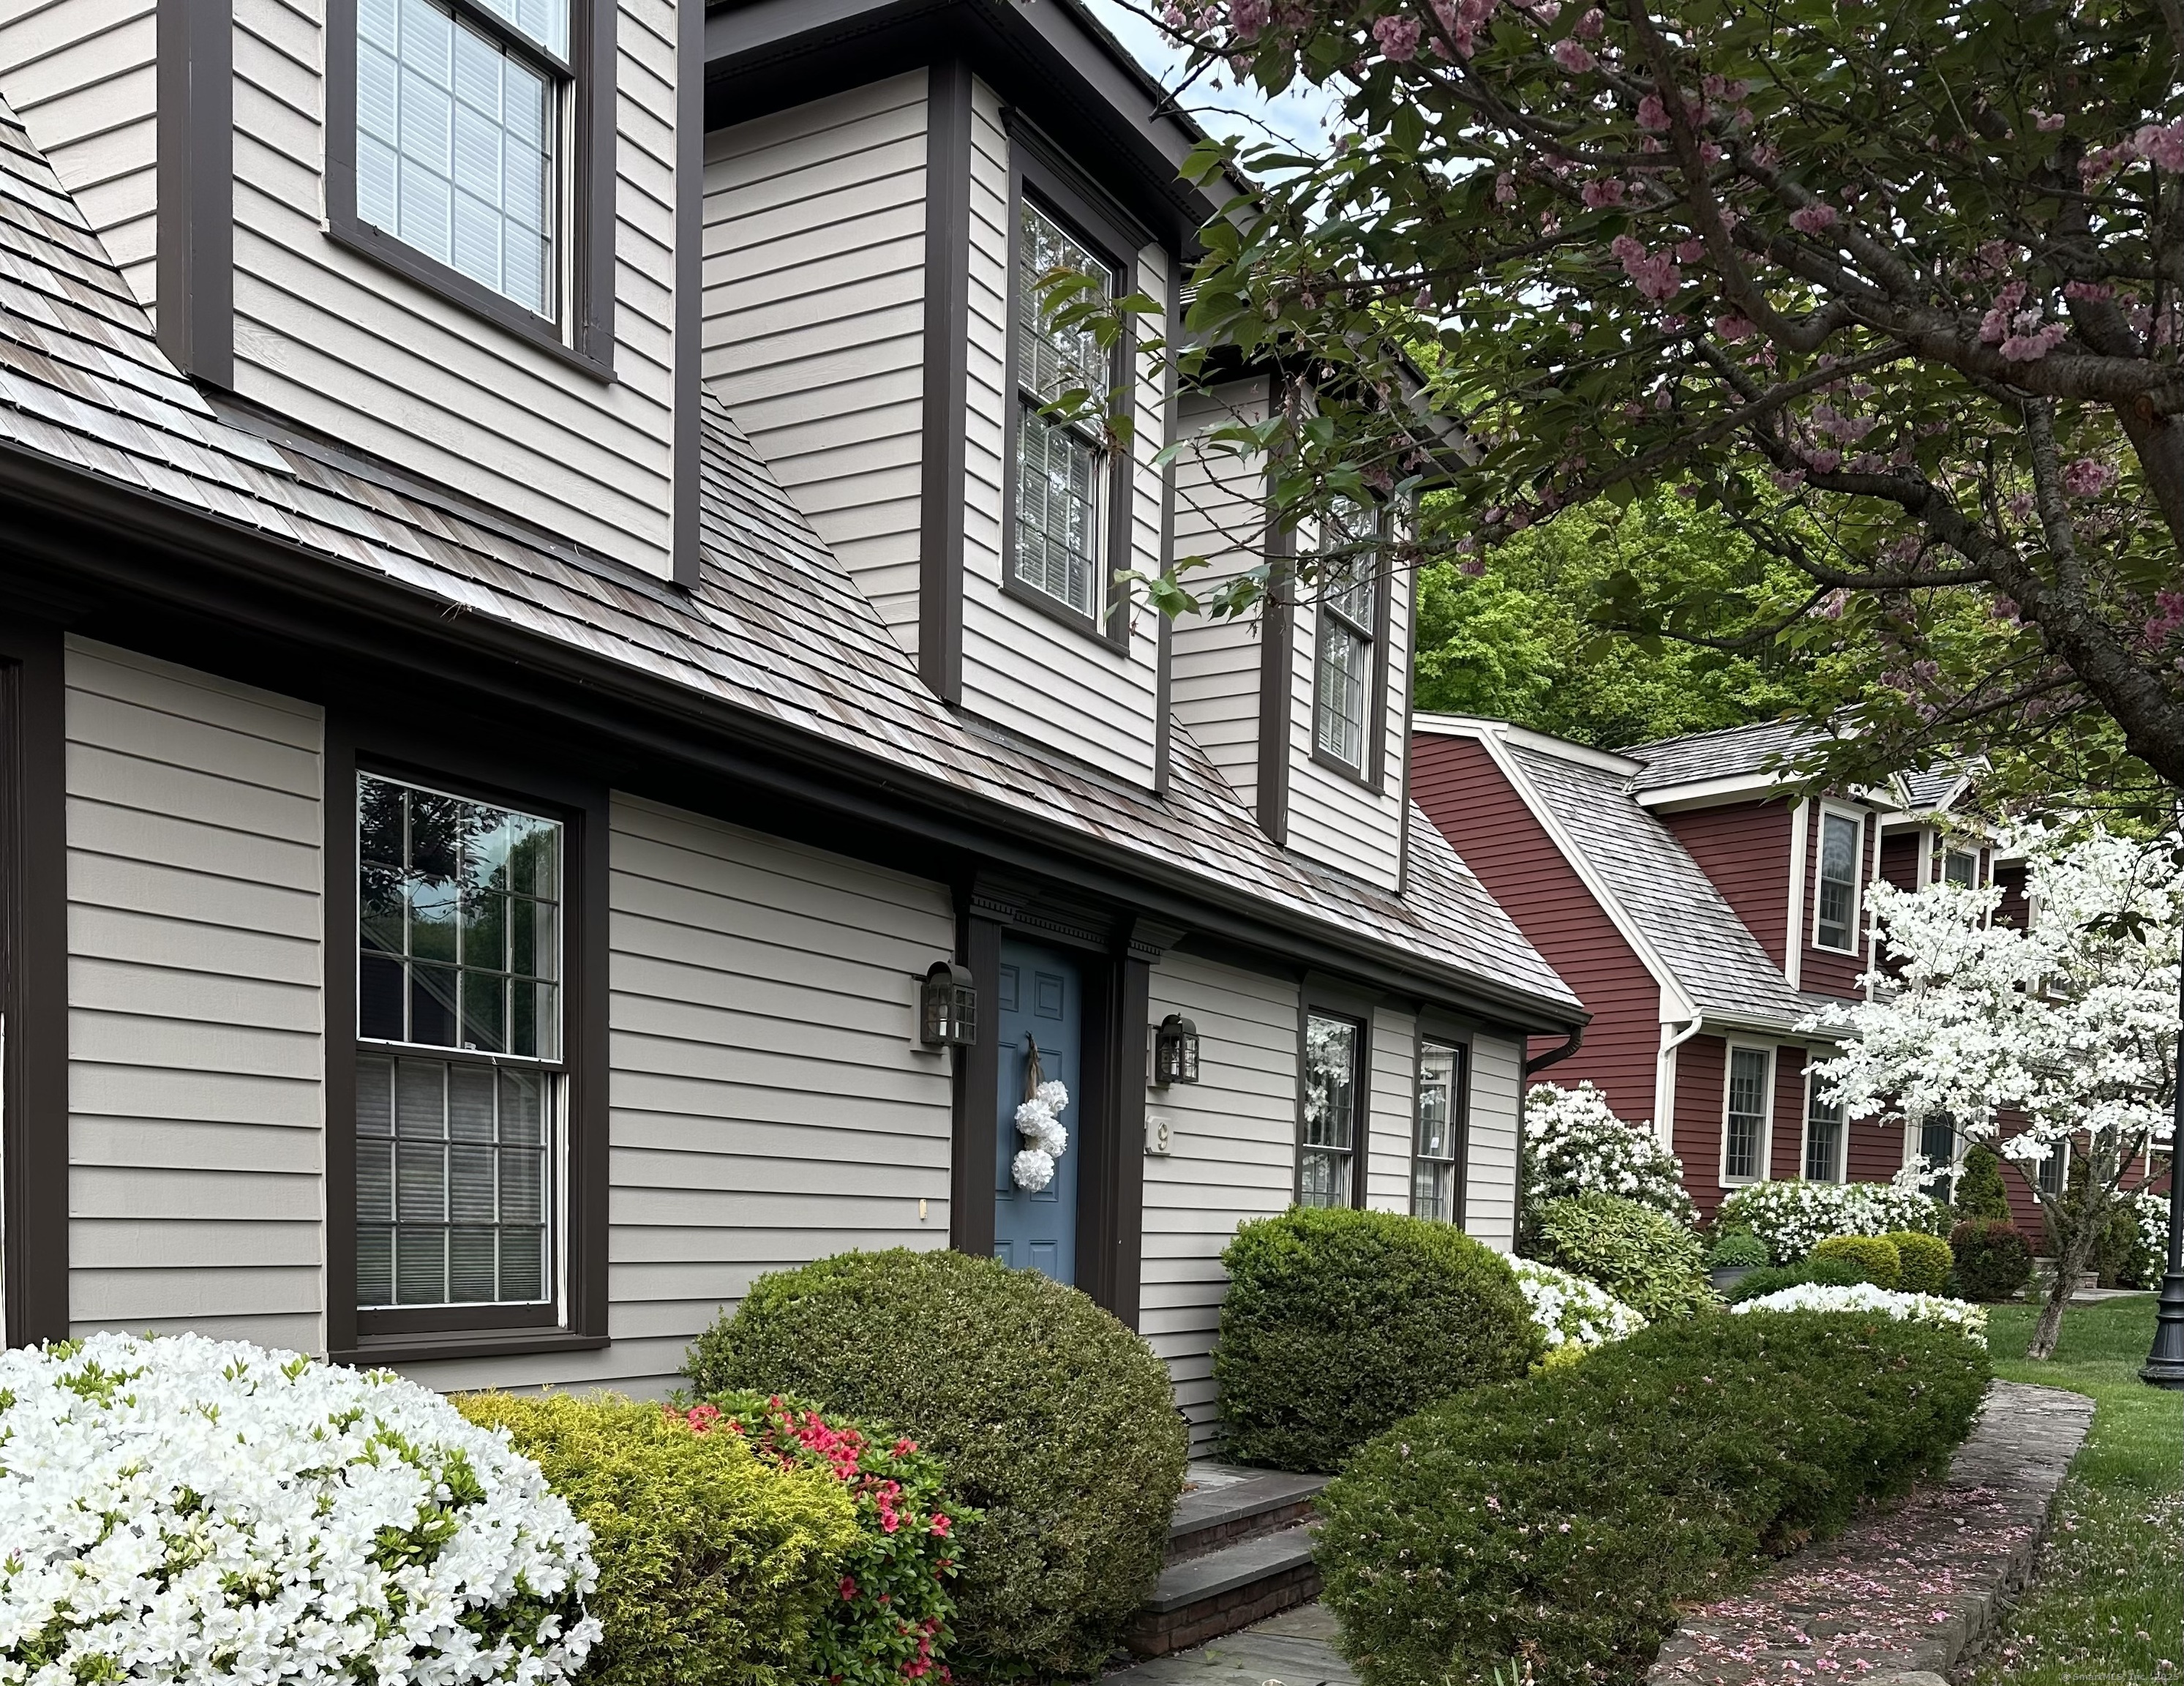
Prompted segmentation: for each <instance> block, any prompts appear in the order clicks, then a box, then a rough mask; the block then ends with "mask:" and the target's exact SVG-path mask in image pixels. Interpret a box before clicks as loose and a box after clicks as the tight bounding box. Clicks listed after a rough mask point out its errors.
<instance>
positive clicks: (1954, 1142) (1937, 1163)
mask: <svg viewBox="0 0 2184 1686" xmlns="http://www.w3.org/2000/svg"><path fill="white" fill-rule="evenodd" d="M1957 1147H1958V1135H1957V1121H1956V1120H1955V1119H1953V1118H1948V1117H1946V1116H1942V1117H1934V1118H1928V1119H1922V1120H1920V1122H1919V1158H1922V1159H1924V1160H1925V1162H1926V1169H1927V1170H1929V1171H1932V1172H1936V1173H1938V1174H1939V1175H1937V1176H1936V1180H1935V1181H1933V1182H1931V1183H1929V1184H1928V1185H1927V1186H1926V1192H1927V1193H1929V1194H1931V1195H1932V1196H1933V1197H1934V1198H1935V1199H1936V1200H1938V1201H1940V1202H1941V1203H1942V1204H1943V1205H1944V1206H1949V1205H1953V1204H1954V1203H1956V1198H1957Z"/></svg>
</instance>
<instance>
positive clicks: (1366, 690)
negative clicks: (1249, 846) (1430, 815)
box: [1312, 505, 1380, 778]
mask: <svg viewBox="0 0 2184 1686" xmlns="http://www.w3.org/2000/svg"><path fill="white" fill-rule="evenodd" d="M1376 519H1377V517H1376V516H1374V515H1373V513H1372V512H1371V511H1366V510H1362V509H1360V508H1359V507H1358V506H1357V505H1340V506H1339V507H1338V508H1337V509H1336V510H1335V511H1334V512H1333V513H1332V514H1331V515H1330V516H1329V529H1330V531H1329V537H1330V539H1332V540H1333V543H1332V544H1329V545H1328V546H1327V547H1326V548H1327V550H1329V552H1330V553H1331V554H1330V555H1329V557H1328V559H1327V561H1326V563H1325V572H1323V574H1322V575H1321V578H1320V583H1319V650H1318V662H1317V663H1316V669H1317V672H1316V678H1315V683H1314V689H1313V703H1312V742H1313V744H1314V745H1315V746H1316V747H1317V748H1318V751H1319V753H1320V754H1321V755H1323V756H1325V757H1326V758H1327V759H1328V760H1329V761H1332V762H1336V763H1337V764H1339V765H1340V766H1341V767H1343V768H1346V769H1348V770H1349V771H1350V772H1351V773H1356V774H1357V775H1358V776H1359V777H1360V778H1362V777H1364V776H1365V775H1366V773H1367V772H1368V767H1369V759H1368V751H1369V743H1368V737H1369V733H1370V727H1371V722H1372V717H1373V707H1372V705H1373V701H1374V700H1375V699H1374V697H1373V650H1374V647H1375V646H1376V645H1378V644H1379V639H1380V626H1379V596H1380V593H1379V556H1378V554H1377V552H1375V551H1373V550H1350V549H1346V548H1345V547H1346V546H1352V545H1355V544H1358V543H1359V542H1360V541H1362V540H1364V539H1370V538H1371V537H1373V533H1374V528H1375V522H1376Z"/></svg>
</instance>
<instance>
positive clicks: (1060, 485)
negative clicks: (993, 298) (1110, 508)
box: [1010, 198, 1114, 622]
mask: <svg viewBox="0 0 2184 1686" xmlns="http://www.w3.org/2000/svg"><path fill="white" fill-rule="evenodd" d="M1056 270H1073V271H1077V272H1078V273H1080V274H1083V275H1085V276H1089V277H1090V278H1091V279H1092V281H1093V282H1094V284H1095V287H1096V288H1098V289H1099V291H1100V294H1101V296H1103V297H1106V298H1112V297H1113V296H1114V271H1113V269H1112V265H1109V264H1108V263H1107V262H1106V260H1103V259H1101V258H1100V257H1099V256H1097V255H1096V254H1095V253H1094V252H1093V250H1092V248H1090V247H1089V246H1088V245H1086V244H1085V243H1084V242H1083V241H1082V240H1079V239H1078V237H1076V236H1075V235H1073V234H1072V233H1071V232H1069V231H1068V230H1067V229H1066V228H1064V227H1063V226H1062V225H1061V222H1060V221H1058V220H1057V219H1056V217H1055V216H1054V215H1052V214H1050V212H1048V211H1047V210H1046V209H1045V208H1044V207H1042V206H1040V205H1039V204H1036V203H1035V202H1034V201H1033V200H1032V199H1030V198H1025V199H1024V200H1022V204H1021V205H1020V208H1019V217H1018V224H1017V273H1016V283H1015V284H1016V293H1017V300H1016V332H1017V345H1016V377H1017V462H1016V533H1015V537H1014V542H1013V544H1012V545H1011V552H1012V555H1011V563H1010V567H1011V571H1012V573H1013V576H1014V578H1015V579H1016V580H1017V583H1019V584H1021V585H1024V586H1028V587H1029V588H1030V589H1032V590H1033V591H1034V592H1038V593H1039V594H1041V595H1044V596H1045V597H1047V598H1050V599H1051V600H1053V601H1054V602H1056V603H1057V604H1059V605H1061V606H1062V607H1063V608H1065V609H1067V610H1070V611H1073V613H1075V614H1077V615H1080V616H1082V617H1084V618H1085V619H1086V620H1088V621H1092V622H1097V621H1099V620H1100V617H1101V612H1102V610H1103V608H1104V604H1103V602H1102V599H1103V597H1104V596H1105V595H1106V578H1105V575H1106V568H1105V567H1104V565H1103V559H1104V557H1105V554H1106V537H1107V535H1106V519H1105V516H1106V508H1107V505H1108V504H1109V502H1110V495H1109V494H1110V488H1109V486H1108V476H1109V474H1110V473H1111V472H1112V466H1111V465H1110V463H1109V461H1108V457H1109V455H1110V453H1109V451H1108V449H1107V443H1106V436H1105V433H1104V432H1103V431H1102V430H1100V429H1099V428H1097V427H1094V426H1092V425H1090V424H1089V422H1085V421H1084V420H1070V421H1061V420H1057V419H1056V418H1054V417H1052V416H1045V415H1042V414H1041V413H1040V412H1041V410H1042V409H1043V408H1044V407H1045V405H1050V404H1053V403H1055V402H1056V401H1057V400H1061V399H1069V398H1070V397H1071V396H1072V395H1073V394H1075V395H1079V397H1080V401H1081V395H1083V394H1092V395H1095V396H1099V395H1103V394H1106V392H1107V390H1108V388H1109V386H1110V384H1111V383H1112V373H1111V369H1112V361H1113V360H1112V358H1111V357H1110V356H1109V355H1108V354H1107V353H1106V351H1105V350H1103V349H1101V347H1100V343H1099V341H1098V340H1097V339H1096V338H1095V337H1094V335H1093V334H1092V332H1090V331H1089V329H1086V328H1083V327H1063V326H1061V324H1059V323H1057V322H1056V320H1055V318H1056V315H1057V309H1056V303H1055V301H1054V300H1052V299H1050V297H1049V296H1048V295H1047V294H1046V293H1045V292H1043V291H1042V289H1041V287H1040V282H1041V280H1042V278H1044V277H1045V276H1050V275H1052V274H1053V273H1054V272H1055V271H1056Z"/></svg>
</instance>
